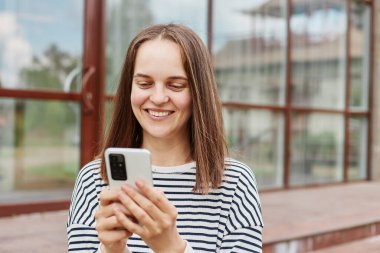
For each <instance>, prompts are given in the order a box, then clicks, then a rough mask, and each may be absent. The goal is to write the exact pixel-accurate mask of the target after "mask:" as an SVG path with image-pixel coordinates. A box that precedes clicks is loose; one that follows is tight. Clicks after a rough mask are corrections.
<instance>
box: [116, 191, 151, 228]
mask: <svg viewBox="0 0 380 253" xmlns="http://www.w3.org/2000/svg"><path fill="white" fill-rule="evenodd" d="M129 188H130V189H129V190H130V191H133V192H134V193H135V194H139V193H137V191H136V190H134V189H132V188H131V187H129ZM139 195H140V194H139ZM140 196H141V195H140ZM119 198H120V202H121V203H122V204H123V205H125V207H126V208H127V209H128V210H129V211H130V212H131V213H132V215H133V216H134V217H135V218H136V220H137V221H138V223H140V224H144V226H148V227H152V226H153V224H154V221H153V219H152V217H150V215H149V214H148V213H147V212H146V211H145V210H144V209H142V208H141V207H140V206H139V205H138V204H137V203H136V202H135V201H134V199H132V198H131V197H130V196H129V195H128V194H127V193H125V192H124V191H121V192H120V193H119Z"/></svg>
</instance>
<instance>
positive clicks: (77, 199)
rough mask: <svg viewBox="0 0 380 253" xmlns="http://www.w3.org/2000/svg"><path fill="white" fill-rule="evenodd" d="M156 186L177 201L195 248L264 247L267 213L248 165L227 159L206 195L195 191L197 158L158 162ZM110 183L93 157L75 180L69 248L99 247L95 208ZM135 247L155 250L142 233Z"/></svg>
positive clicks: (131, 245) (180, 224)
mask: <svg viewBox="0 0 380 253" xmlns="http://www.w3.org/2000/svg"><path fill="white" fill-rule="evenodd" d="M152 170H153V184H154V187H156V188H158V189H160V190H162V191H163V192H164V193H165V195H166V197H167V198H168V199H169V200H170V202H171V203H172V204H173V205H175V206H176V208H177V212H178V216H177V229H178V231H179V233H180V235H181V237H182V238H183V239H184V240H186V241H187V244H188V246H189V248H192V250H193V252H262V229H263V219H262V215H261V206H260V200H259V195H258V190H257V186H256V180H255V177H254V175H253V173H252V171H251V170H250V169H249V167H248V166H247V165H245V164H243V163H241V162H239V161H236V160H233V159H226V162H225V173H224V179H223V183H222V184H221V186H220V187H218V188H217V189H213V190H211V191H210V192H209V193H208V194H206V195H202V194H199V193H194V192H192V189H193V186H194V184H195V173H196V166H195V162H193V163H189V164H185V165H181V166H176V167H170V168H167V167H165V168H162V167H156V166H153V169H152ZM107 186H108V185H107V184H106V183H105V182H104V181H103V180H102V178H101V176H100V160H94V161H92V162H90V163H88V164H87V165H86V166H84V167H83V169H82V170H81V171H80V172H79V174H78V177H77V181H76V183H75V187H74V191H73V195H72V199H71V207H70V210H69V217H68V223H67V235H68V244H69V245H68V247H69V248H68V251H70V252H97V250H98V246H99V239H98V235H97V231H96V230H95V217H94V216H95V212H96V210H97V208H98V206H99V194H100V192H101V191H102V189H104V188H105V187H107ZM127 245H128V249H129V250H130V251H131V252H153V251H151V250H150V249H149V248H148V247H147V246H146V244H145V243H144V241H142V240H141V238H139V236H137V235H135V234H134V235H132V236H131V237H130V238H129V239H128V242H127Z"/></svg>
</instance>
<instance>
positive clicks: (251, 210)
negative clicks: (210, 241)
mask: <svg viewBox="0 0 380 253" xmlns="http://www.w3.org/2000/svg"><path fill="white" fill-rule="evenodd" d="M263 226H264V223H263V219H262V213H261V205H260V199H259V194H258V191H257V186H256V180H255V178H254V175H253V173H252V171H251V170H250V169H249V168H248V167H246V169H245V170H243V172H242V173H241V175H240V178H239V181H238V183H237V185H236V190H235V194H234V197H233V199H232V203H231V208H230V211H229V216H228V221H227V224H226V229H225V233H224V236H223V239H222V243H221V247H220V251H219V252H223V253H227V252H242V253H243V252H250V253H252V252H262V231H263Z"/></svg>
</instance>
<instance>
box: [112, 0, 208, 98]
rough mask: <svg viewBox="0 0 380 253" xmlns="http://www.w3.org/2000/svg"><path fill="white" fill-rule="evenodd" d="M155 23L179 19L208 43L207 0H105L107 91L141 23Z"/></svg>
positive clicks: (113, 84) (113, 86)
mask: <svg viewBox="0 0 380 253" xmlns="http://www.w3.org/2000/svg"><path fill="white" fill-rule="evenodd" d="M156 23H181V24H184V25H187V26H189V27H190V28H192V29H193V30H194V31H195V32H196V33H197V34H198V35H199V36H200V37H201V38H202V39H203V40H204V42H205V43H207V41H206V38H207V1H206V0H182V1H172V0H123V1H119V0H108V1H107V46H106V54H107V72H106V78H107V92H109V93H114V92H115V89H116V86H117V82H118V78H119V73H120V71H121V65H122V64H123V60H124V56H125V53H126V49H127V47H128V45H129V43H130V41H131V40H132V38H133V37H134V36H135V35H136V34H137V33H138V32H139V31H140V30H141V29H143V28H144V27H146V26H148V25H150V24H156Z"/></svg>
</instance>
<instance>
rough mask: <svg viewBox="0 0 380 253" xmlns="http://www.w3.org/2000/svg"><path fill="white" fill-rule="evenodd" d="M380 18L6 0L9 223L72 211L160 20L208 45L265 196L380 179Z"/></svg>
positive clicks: (232, 143)
mask: <svg viewBox="0 0 380 253" xmlns="http://www.w3.org/2000/svg"><path fill="white" fill-rule="evenodd" d="M379 17H380V3H379V1H377V0H234V1H231V0H180V1H173V0H98V1H95V0H83V1H80V0H64V1H62V0H38V1H35V0H33V1H32V0H0V216H4V217H9V216H12V215H16V214H25V213H34V212H42V211H51V210H65V209H67V207H68V205H69V201H70V197H71V192H72V189H73V186H74V182H75V178H76V175H77V173H78V171H79V170H80V168H81V166H83V165H84V164H86V163H87V162H89V161H91V160H92V159H93V157H94V155H96V154H97V152H98V148H99V147H98V144H99V142H100V141H101V140H102V139H103V136H104V133H105V132H106V131H107V124H108V122H109V119H110V114H111V111H112V98H113V95H114V93H115V89H116V87H117V84H118V80H119V74H120V70H121V65H122V64H123V57H124V54H125V52H126V48H127V47H128V44H129V42H130V40H131V39H132V38H133V37H134V36H135V35H136V34H137V32H138V31H140V30H141V29H142V28H144V27H146V26H147V25H150V24H154V23H168V22H173V23H181V24H184V25H187V26H189V27H190V28H192V29H193V30H194V31H195V32H196V33H197V34H198V35H199V36H200V37H201V38H202V39H203V41H204V43H205V44H206V45H207V46H208V48H209V51H210V53H211V54H212V57H213V60H214V65H215V73H216V76H217V82H218V88H219V94H220V96H221V98H222V101H223V108H224V109H223V113H224V123H225V127H226V133H227V138H228V144H229V148H230V152H231V156H232V157H235V158H237V159H240V160H242V161H244V162H245V163H247V164H248V165H249V166H250V167H251V168H252V170H253V171H254V173H255V175H256V178H257V181H258V185H259V189H260V191H261V192H262V193H263V194H265V193H266V192H268V193H270V192H274V193H278V194H282V193H284V192H286V191H288V190H293V189H301V190H302V189H310V188H318V189H320V188H321V187H322V188H323V187H330V186H332V185H333V186H336V185H338V186H340V185H342V186H346V185H351V184H352V185H355V184H357V183H366V182H368V183H371V182H378V181H379V180H380V166H379V160H378V159H377V157H378V156H379V152H380V136H379V134H378V132H379V131H378V129H379V127H380V126H379V124H380V121H379V120H380V107H379V106H380V105H379V103H378V100H377V99H376V98H377V95H378V93H379V88H380V78H379V70H380V69H379V60H380V54H379V49H378V48H379V38H380V34H379V24H380V21H379V20H380V19H379ZM278 196H280V195H278ZM379 220H380V219H379ZM378 230H379V233H380V226H379V228H378ZM268 252H269V251H268ZM284 252H285V251H284Z"/></svg>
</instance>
